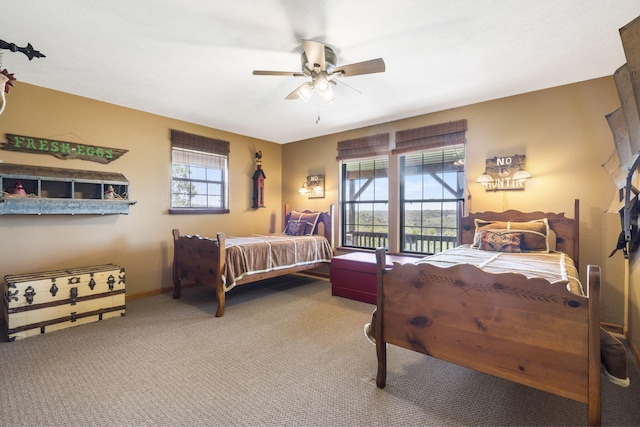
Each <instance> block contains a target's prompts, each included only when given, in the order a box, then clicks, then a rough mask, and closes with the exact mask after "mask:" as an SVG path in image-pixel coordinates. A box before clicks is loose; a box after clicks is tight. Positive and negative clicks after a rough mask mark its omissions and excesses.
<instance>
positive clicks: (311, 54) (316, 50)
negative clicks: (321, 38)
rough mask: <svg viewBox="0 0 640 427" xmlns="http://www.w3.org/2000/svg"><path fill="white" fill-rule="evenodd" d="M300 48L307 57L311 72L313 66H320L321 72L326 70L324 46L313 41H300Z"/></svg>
mask: <svg viewBox="0 0 640 427" xmlns="http://www.w3.org/2000/svg"><path fill="white" fill-rule="evenodd" d="M302 47H303V49H304V53H305V54H306V55H307V62H308V63H309V69H310V70H313V65H314V64H318V65H320V69H321V70H322V71H325V70H326V69H327V64H326V62H325V57H324V44H322V43H320V42H316V41H313V40H302Z"/></svg>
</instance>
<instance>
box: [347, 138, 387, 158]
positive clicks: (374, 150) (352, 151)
mask: <svg viewBox="0 0 640 427" xmlns="http://www.w3.org/2000/svg"><path fill="white" fill-rule="evenodd" d="M387 154H389V134H388V133H382V134H378V135H373V136H365V137H362V138H356V139H347V140H344V141H339V142H338V157H336V160H348V159H359V158H365V157H377V156H384V155H387Z"/></svg>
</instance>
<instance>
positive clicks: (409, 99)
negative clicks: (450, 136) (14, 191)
mask: <svg viewBox="0 0 640 427" xmlns="http://www.w3.org/2000/svg"><path fill="white" fill-rule="evenodd" d="M639 14H640V4H639V3H638V0H616V1H603V0H535V1H532V0H396V1H389V0H326V1H305V0H224V1H223V0H55V1H47V0H21V1H13V2H10V3H9V4H5V5H4V7H3V8H2V13H1V14H0V22H1V24H0V39H2V40H4V41H7V42H12V43H15V44H16V45H18V46H24V45H26V43H27V42H30V43H31V44H32V45H33V47H34V48H35V49H37V50H39V51H40V52H42V53H43V54H44V55H46V58H35V59H33V60H32V61H29V60H28V59H27V57H26V56H25V55H22V54H21V53H14V52H11V51H9V50H3V51H1V52H3V55H2V67H0V68H6V69H7V70H8V71H9V72H10V73H14V74H15V77H16V78H17V79H18V81H17V82H15V85H16V87H17V86H18V85H19V84H20V82H21V81H22V82H27V83H30V84H33V85H36V86H42V87H46V88H51V89H55V90H59V91H63V92H68V93H72V94H76V95H80V96H84V97H88V98H93V99H97V100H100V101H105V102H109V103H113V104H117V105H121V106H125V107H129V108H134V109H138V110H143V111H147V112H150V113H155V114H160V115H163V116H167V117H172V118H176V119H180V120H185V121H188V122H192V123H197V124H201V125H205V126H209V127H213V128H217V129H221V130H225V131H229V132H234V133H238V134H242V135H247V136H252V137H256V138H260V139H265V140H268V141H272V142H276V143H281V144H284V143H287V142H291V141H297V140H301V139H306V138H311V137H317V136H321V135H327V134H331V133H335V132H340V131H344V130H350V129H355V128H360V127H363V126H369V125H372V124H376V123H381V122H386V121H391V120H397V119H401V118H406V117H412V116H416V115H420V114H425V113H430V112H434V111H440V110H444V109H448V108H452V107H458V106H462V105H468V104H472V103H476V102H481V101H486V100H491V99H497V98H502V97H506V96H510V95H516V94H520V93H526V92H530V91H535V90H539V89H544V88H549V87H554V86H559V85H563V84H567V83H573V82H578V81H584V80H589V79H592V78H597V77H602V76H607V75H612V74H613V73H614V71H615V70H616V69H617V68H618V67H620V66H621V65H623V64H624V63H625V62H626V60H625V57H624V52H623V50H622V44H621V42H620V37H619V32H618V30H619V28H620V27H622V26H623V25H625V24H627V23H628V22H629V21H631V20H633V19H634V18H635V17H636V16H638V15H639ZM302 39H309V40H316V41H320V42H323V43H326V44H328V45H329V46H331V47H332V48H333V49H334V51H335V52H336V54H337V55H338V61H337V62H338V65H345V64H351V63H355V62H360V61H365V60H369V59H375V58H379V57H381V58H383V59H384V61H385V63H386V72H384V73H379V74H370V75H363V76H352V77H348V78H342V79H340V81H341V82H342V83H344V84H338V86H337V87H336V88H335V91H336V96H337V99H336V101H335V102H333V103H332V104H324V103H323V102H322V101H319V100H318V99H317V98H313V99H311V100H310V101H309V102H306V103H305V102H304V101H303V100H295V101H286V100H285V99H284V98H285V96H287V95H288V94H289V93H290V92H291V91H292V90H293V89H295V88H296V87H297V86H298V85H300V84H301V83H302V82H304V80H303V79H302V78H295V77H274V76H253V75H252V74H251V72H252V70H254V69H261V70H277V71H296V72H297V71H300V54H301V52H302V47H301V40H302ZM359 92H361V93H359ZM10 107H11V93H9V95H7V108H10ZM318 117H319V120H318ZM0 120H1V118H0Z"/></svg>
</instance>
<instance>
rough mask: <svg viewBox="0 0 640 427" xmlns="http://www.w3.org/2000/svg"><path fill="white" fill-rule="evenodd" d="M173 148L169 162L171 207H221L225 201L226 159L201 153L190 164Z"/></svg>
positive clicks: (222, 207)
mask: <svg viewBox="0 0 640 427" xmlns="http://www.w3.org/2000/svg"><path fill="white" fill-rule="evenodd" d="M176 151H178V150H174V157H175V158H174V161H173V163H172V171H173V172H172V182H171V206H172V208H208V209H224V208H225V200H226V194H225V193H226V191H225V176H226V158H223V157H222V156H217V155H214V154H208V153H200V154H199V155H198V157H197V159H196V160H194V159H193V158H192V159H191V160H192V162H193V163H188V162H185V161H184V159H181V157H185V156H181V155H180V153H178V154H177V155H175V154H176ZM180 160H183V161H180Z"/></svg>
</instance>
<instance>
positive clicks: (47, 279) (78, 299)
mask: <svg viewBox="0 0 640 427" xmlns="http://www.w3.org/2000/svg"><path fill="white" fill-rule="evenodd" d="M4 296H5V298H4V318H5V322H6V326H7V336H8V338H9V340H10V341H13V340H16V339H22V338H26V337H29V336H32V335H38V334H44V333H46V332H52V331H56V330H58V329H64V328H68V327H71V326H76V325H82V324H84V323H89V322H95V321H98V320H103V319H108V318H110V317H116V316H124V314H125V272H124V268H123V267H119V266H117V265H114V264H105V265H97V266H91V267H80V268H72V269H66V270H55V271H46V272H41V273H29V274H19V275H7V276H5V283H4Z"/></svg>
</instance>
